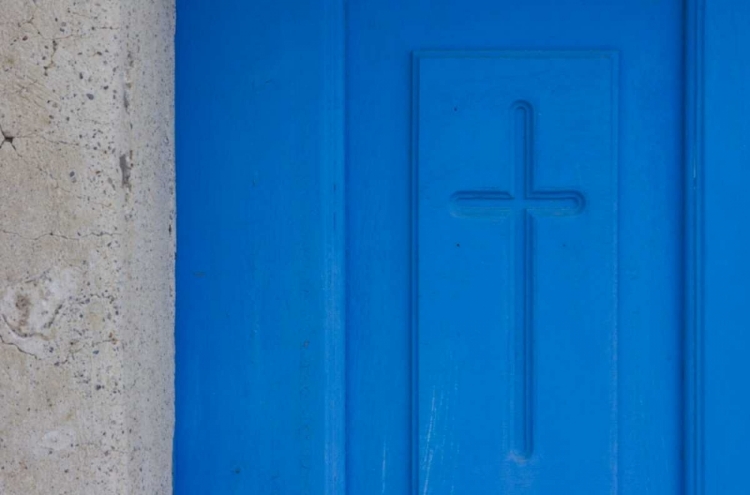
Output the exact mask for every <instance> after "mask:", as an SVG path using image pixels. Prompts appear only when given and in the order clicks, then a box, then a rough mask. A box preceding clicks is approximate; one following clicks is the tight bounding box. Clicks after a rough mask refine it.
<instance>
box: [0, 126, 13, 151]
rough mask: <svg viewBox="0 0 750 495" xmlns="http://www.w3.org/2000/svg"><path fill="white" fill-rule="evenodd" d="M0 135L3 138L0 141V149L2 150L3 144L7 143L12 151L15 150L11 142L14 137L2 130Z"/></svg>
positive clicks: (0, 129)
mask: <svg viewBox="0 0 750 495" xmlns="http://www.w3.org/2000/svg"><path fill="white" fill-rule="evenodd" d="M0 135H2V137H3V139H2V141H0V148H2V147H3V145H5V143H8V144H9V145H10V146H11V147H12V148H13V149H16V146H15V145H14V144H13V140H14V139H15V138H16V137H15V136H14V135H12V134H10V133H8V132H6V131H4V130H2V128H0Z"/></svg>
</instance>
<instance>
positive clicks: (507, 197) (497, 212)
mask: <svg viewBox="0 0 750 495" xmlns="http://www.w3.org/2000/svg"><path fill="white" fill-rule="evenodd" d="M585 203H586V201H585V198H584V197H583V195H582V194H581V193H579V192H577V191H557V190H555V191H534V192H532V193H531V194H528V195H527V197H525V198H514V197H513V195H511V194H510V193H509V192H506V191H498V190H492V189H488V190H478V191H459V192H457V193H456V194H454V195H453V196H452V197H451V213H452V214H453V216H456V217H496V216H506V215H509V214H511V213H513V212H515V211H523V210H528V211H530V212H532V213H539V214H542V215H547V216H570V215H577V214H578V213H580V212H581V210H583V208H584V206H585Z"/></svg>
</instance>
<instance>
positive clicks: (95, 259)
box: [0, 0, 175, 495]
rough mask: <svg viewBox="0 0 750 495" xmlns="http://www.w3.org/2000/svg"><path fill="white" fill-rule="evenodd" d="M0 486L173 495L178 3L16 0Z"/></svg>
mask: <svg viewBox="0 0 750 495" xmlns="http://www.w3.org/2000/svg"><path fill="white" fill-rule="evenodd" d="M1 4H2V5H1V8H0V132H1V133H2V137H1V138H0V141H1V142H2V144H1V145H0V494H3V495H6V494H8V495H36V494H39V495H42V494H44V495H56V494H76V495H85V494H107V495H110V494H164V493H171V471H172V465H171V458H172V452H171V445H172V426H173V417H174V414H173V412H174V411H173V407H174V406H173V404H174V401H173V367H174V364H173V363H174V350H173V320H174V311H173V302H174V283H173V281H174V270H173V266H174V251H175V249H174V248H175V246H174V242H175V231H174V211H175V209H174V156H173V132H174V126H173V123H174V118H173V117H174V112H173V72H174V71H173V69H174V66H173V65H174V64H173V62H174V59H173V35H174V20H175V16H174V3H173V0H96V1H94V0H2V2H1Z"/></svg>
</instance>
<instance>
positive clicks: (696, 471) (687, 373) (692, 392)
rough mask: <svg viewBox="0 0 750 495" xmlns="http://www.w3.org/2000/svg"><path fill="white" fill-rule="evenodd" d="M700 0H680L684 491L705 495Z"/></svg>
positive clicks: (701, 8)
mask: <svg viewBox="0 0 750 495" xmlns="http://www.w3.org/2000/svg"><path fill="white" fill-rule="evenodd" d="M704 13H705V1H704V0H686V1H685V122H684V126H685V217H684V219H685V220H684V221H685V226H684V235H685V250H684V256H685V259H684V269H685V275H684V277H685V278H684V280H685V325H684V329H685V335H684V352H685V356H684V359H683V363H684V364H683V365H684V370H683V376H684V389H683V394H684V398H683V400H684V407H683V409H684V417H683V420H684V438H683V448H684V463H685V464H684V473H683V476H684V478H683V483H684V487H683V488H684V493H685V494H686V495H703V493H704V414H703V411H704V407H703V405H704V379H703V378H704V366H703V357H704V348H703V346H704V320H703V304H704V298H703V293H704V290H703V283H704V276H703V275H704V273H703V272H704V259H703V258H704V257H703V254H704V218H703V217H704V216H703V208H704V200H703V197H704V195H703V188H704V155H703V136H704V132H703V131H704V111H703V110H704V107H703V104H704V100H703V77H704Z"/></svg>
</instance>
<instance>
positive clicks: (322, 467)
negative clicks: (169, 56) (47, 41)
mask: <svg viewBox="0 0 750 495" xmlns="http://www.w3.org/2000/svg"><path fill="white" fill-rule="evenodd" d="M178 7H179V10H178V14H179V23H178V38H177V49H178V52H177V55H178V56H177V60H178V64H177V90H178V97H177V118H178V122H177V136H178V141H177V151H178V157H177V158H178V211H179V215H178V218H179V222H178V271H177V277H178V278H177V285H178V294H177V382H176V384H177V430H176V440H175V490H176V492H177V493H178V494H193V493H195V494H245V493H258V494H312V493H316V494H323V493H325V494H327V495H344V494H350V495H369V494H376V493H377V494H398V495H401V494H403V495H406V494H410V495H414V494H421V495H453V494H485V493H487V494H489V493H497V494H514V495H516V494H517V495H521V494H524V495H552V494H561V493H566V494H567V493H570V494H615V493H618V494H623V495H628V494H681V493H687V494H694V495H702V494H704V493H711V494H716V495H718V494H725V493H747V492H748V490H750V486H748V482H747V480H745V479H744V477H742V476H741V474H740V470H737V469H736V467H737V462H738V461H734V464H733V463H732V462H731V461H726V457H727V456H726V453H730V454H732V455H733V456H734V459H742V458H743V456H746V455H747V454H749V453H750V452H748V451H747V445H748V444H750V442H748V441H747V440H748V437H750V435H748V434H746V433H747V432H746V430H747V428H746V425H744V422H743V420H742V418H743V417H747V414H744V413H747V412H748V411H749V410H750V407H748V404H747V401H746V399H738V398H737V397H738V395H737V393H738V391H739V390H740V388H738V387H741V385H740V384H741V381H740V379H739V378H738V377H740V376H742V374H743V372H744V371H748V370H747V369H746V366H744V367H743V364H742V363H743V361H744V360H743V359H742V354H741V353H739V352H737V351H735V352H734V353H733V351H734V349H735V346H736V345H739V344H740V343H742V342H743V339H745V340H744V341H746V340H747V337H746V336H744V333H743V331H742V329H743V328H746V327H747V325H749V324H750V322H748V320H747V316H744V315H742V311H741V303H740V301H741V299H742V297H741V296H738V295H737V294H738V287H740V285H741V281H742V280H744V279H743V277H742V276H741V274H747V270H748V263H747V261H745V260H744V257H743V255H742V254H741V253H742V252H743V250H742V249H743V248H742V246H745V247H747V246H748V244H749V243H748V242H747V237H746V234H744V233H741V232H738V231H737V229H736V228H735V229H731V228H729V229H728V228H727V226H731V225H737V223H738V222H739V221H741V215H740V213H737V211H739V210H736V209H734V208H733V207H730V206H727V203H726V201H727V200H726V199H725V198H726V197H727V192H726V191H731V190H734V191H735V197H741V196H742V194H741V193H742V191H744V189H742V188H741V186H739V185H734V184H736V183H741V182H743V181H742V180H741V179H747V178H748V177H747V175H750V174H748V172H747V171H746V170H744V169H743V168H741V167H740V165H739V164H741V163H743V161H744V162H746V161H747V159H748V158H749V157H748V156H747V155H748V152H747V151H746V150H747V148H746V147H744V144H743V142H742V139H743V138H742V136H743V135H744V134H743V132H741V131H742V130H747V127H748V125H750V124H748V123H746V122H744V121H743V120H742V119H743V117H742V116H743V115H745V114H747V112H745V111H744V110H743V109H745V110H747V109H750V98H748V97H747V96H746V95H744V94H741V92H740V88H741V87H742V85H743V84H745V83H746V82H747V81H750V77H749V76H750V70H749V69H745V68H741V67H738V65H737V64H736V63H733V62H732V61H733V60H734V59H735V57H737V56H738V54H739V53H746V52H747V49H744V52H742V49H740V48H738V47H740V46H746V45H747V46H750V43H748V42H750V35H748V34H745V33H748V32H750V31H749V30H748V29H746V28H747V27H748V24H750V22H744V21H738V20H737V19H750V9H749V8H748V7H745V6H738V5H735V3H733V2H732V1H731V0H712V1H710V2H709V5H708V6H705V5H704V4H703V2H697V1H696V2H693V1H688V2H685V1H682V0H664V1H660V2H654V1H652V0H627V1H626V0H613V1H609V2H598V1H592V0H591V1H590V0H555V1H552V0H530V1H526V2H513V1H510V0H492V1H490V0H462V1H460V2H459V1H426V0H407V1H404V0H400V1H395V0H382V1H379V2H366V1H361V0H350V1H348V2H346V3H344V2H343V1H333V0H317V1H313V0H295V1H292V0H288V1H286V2H270V1H255V2H244V1H239V0H234V1H229V2H225V4H223V5H222V7H221V8H220V9H219V8H217V7H216V6H215V5H214V4H212V3H210V2H208V1H205V0H182V1H181V3H180V5H179V6H178ZM735 14H736V15H735ZM743 15H744V16H743ZM706 33H708V34H706ZM726 128H730V129H733V131H732V132H728V131H726ZM745 134H746V133H745ZM730 150H733V151H730ZM732 178H734V179H736V181H734V180H732ZM712 185H713V186H712ZM719 185H721V187H719ZM732 188H734V189H732ZM722 205H723V206H722ZM707 231H709V232H712V236H711V237H709V238H707V237H706V235H705V232H707ZM728 232H729V233H728ZM743 241H744V242H743ZM727 246H733V247H732V248H727ZM712 253H721V257H717V256H718V254H712ZM712 256H713V257H712ZM745 289H746V287H745ZM740 293H742V292H741V290H740ZM745 294H746V292H745ZM727 314H731V315H732V317H731V323H727V319H726V315H727ZM724 356H730V357H731V358H732V359H730V360H729V361H727V360H724V359H723V357H724ZM730 396H731V397H734V399H729V398H728V397H730ZM706 397H709V398H710V400H709V401H707V399H706ZM743 425H744V426H743ZM739 438H744V440H745V441H744V442H739V441H737V439H739ZM743 445H744V447H743ZM730 457H731V456H730ZM733 466H734V467H733Z"/></svg>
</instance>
